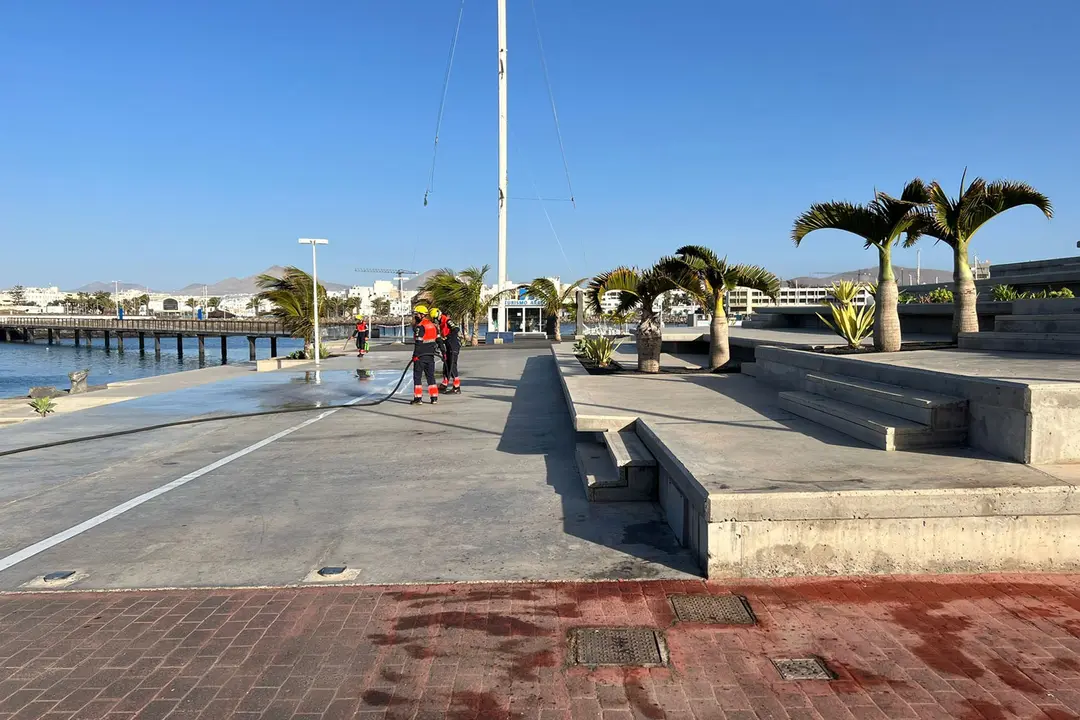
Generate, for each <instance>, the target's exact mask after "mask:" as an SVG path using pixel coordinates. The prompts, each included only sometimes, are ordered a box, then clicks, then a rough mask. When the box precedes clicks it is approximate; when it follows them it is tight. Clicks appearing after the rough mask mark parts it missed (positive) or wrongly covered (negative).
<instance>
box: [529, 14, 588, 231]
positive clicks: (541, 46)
mask: <svg viewBox="0 0 1080 720" xmlns="http://www.w3.org/2000/svg"><path fill="white" fill-rule="evenodd" d="M529 5H530V6H532V16H533V27H534V28H535V29H536V47H537V48H539V50H540V67H541V68H543V70H544V84H546V85H547V92H548V100H550V101H551V117H552V118H553V119H554V120H555V134H556V135H557V136H558V138H559V152H560V153H561V154H562V163H563V172H565V173H566V187H567V190H568V191H569V192H570V204H571V205H573V206H574V208H575V209H576V208H577V203H576V202H574V186H573V184H572V183H571V182H570V164H569V163H568V162H567V161H566V146H565V145H564V144H563V137H562V128H561V127H560V126H559V111H558V110H556V109H555V93H554V92H553V91H552V89H551V77H550V75H549V74H548V66H547V59H546V58H545V57H544V40H543V39H542V38H541V37H540V21H539V20H538V19H537V17H536V0H529ZM544 213H545V214H546V213H547V210H545V211H544ZM549 222H550V219H549ZM552 229H553V230H554V228H552Z"/></svg>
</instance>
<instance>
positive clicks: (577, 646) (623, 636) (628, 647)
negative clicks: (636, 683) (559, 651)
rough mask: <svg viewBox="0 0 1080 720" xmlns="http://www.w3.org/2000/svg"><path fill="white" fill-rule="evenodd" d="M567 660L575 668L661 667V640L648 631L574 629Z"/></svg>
mask: <svg viewBox="0 0 1080 720" xmlns="http://www.w3.org/2000/svg"><path fill="white" fill-rule="evenodd" d="M570 657H571V658H573V660H574V662H575V663H576V664H578V665H638V666H641V665H645V666H648V665H663V664H665V663H666V662H667V648H666V646H665V645H664V638H663V636H662V635H661V634H660V633H659V632H657V631H656V630H650V629H648V628H575V629H574V630H571V631H570Z"/></svg>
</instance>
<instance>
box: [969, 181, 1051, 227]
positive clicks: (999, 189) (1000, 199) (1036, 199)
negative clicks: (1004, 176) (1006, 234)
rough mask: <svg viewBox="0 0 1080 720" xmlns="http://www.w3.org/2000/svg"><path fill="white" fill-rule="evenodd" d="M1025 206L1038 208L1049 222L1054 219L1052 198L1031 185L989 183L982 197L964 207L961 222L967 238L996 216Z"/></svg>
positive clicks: (1002, 182)
mask: <svg viewBox="0 0 1080 720" xmlns="http://www.w3.org/2000/svg"><path fill="white" fill-rule="evenodd" d="M965 197H966V195H965ZM1023 205H1033V206H1034V207H1037V208H1038V209H1039V210H1040V211H1042V214H1043V215H1045V216H1046V218H1047V219H1048V220H1049V219H1051V218H1053V217H1054V208H1053V205H1051V204H1050V198H1048V197H1047V196H1046V195H1043V194H1042V193H1041V192H1039V191H1038V190H1036V189H1035V188H1034V187H1032V186H1031V185H1028V184H1027V183H1023V182H1016V181H1012V180H995V181H993V182H991V183H987V184H986V185H985V187H984V190H983V193H982V196H981V197H980V198H978V199H977V200H976V201H973V202H972V203H971V204H970V205H966V206H964V209H963V213H962V214H961V222H962V224H963V229H964V230H965V231H966V233H965V234H966V236H967V238H968V239H970V238H971V236H972V235H974V234H975V232H976V231H977V230H978V229H979V228H980V227H982V225H983V224H984V223H986V221H987V220H990V219H991V218H993V217H994V216H995V215H1000V214H1001V213H1003V212H1005V211H1006V210H1011V209H1013V208H1016V207H1021V206H1023Z"/></svg>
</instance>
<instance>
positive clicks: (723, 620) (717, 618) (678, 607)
mask: <svg viewBox="0 0 1080 720" xmlns="http://www.w3.org/2000/svg"><path fill="white" fill-rule="evenodd" d="M668 600H670V601H671V609H672V610H674V611H675V617H676V618H678V619H679V621H680V622H689V623H707V624H710V625H756V624H757V620H756V619H755V618H754V613H753V611H752V610H750V603H749V602H747V601H746V598H744V597H742V596H741V595H669V596H668Z"/></svg>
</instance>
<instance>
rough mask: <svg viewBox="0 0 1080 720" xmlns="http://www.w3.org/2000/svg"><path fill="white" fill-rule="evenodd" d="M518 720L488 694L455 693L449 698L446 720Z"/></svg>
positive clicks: (514, 714) (518, 716) (493, 696)
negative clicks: (480, 719)
mask: <svg viewBox="0 0 1080 720" xmlns="http://www.w3.org/2000/svg"><path fill="white" fill-rule="evenodd" d="M479 718H482V719H483V720H519V719H520V718H521V715H520V714H517V713H512V712H510V711H508V710H506V709H505V708H503V707H502V706H501V705H499V701H498V700H497V699H496V697H495V695H494V694H493V693H490V692H473V691H457V692H454V694H453V695H451V696H450V707H449V709H448V710H447V711H446V720H477V719H479Z"/></svg>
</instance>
